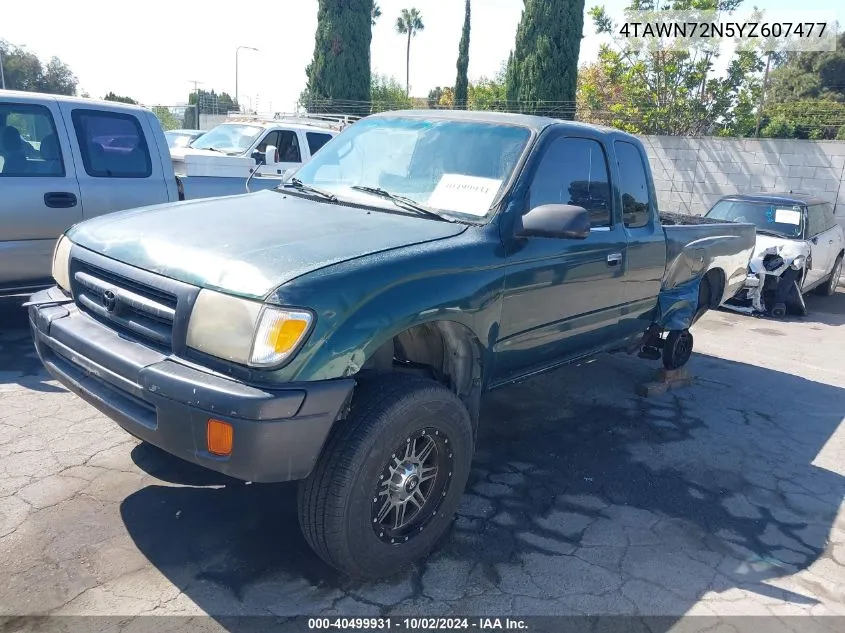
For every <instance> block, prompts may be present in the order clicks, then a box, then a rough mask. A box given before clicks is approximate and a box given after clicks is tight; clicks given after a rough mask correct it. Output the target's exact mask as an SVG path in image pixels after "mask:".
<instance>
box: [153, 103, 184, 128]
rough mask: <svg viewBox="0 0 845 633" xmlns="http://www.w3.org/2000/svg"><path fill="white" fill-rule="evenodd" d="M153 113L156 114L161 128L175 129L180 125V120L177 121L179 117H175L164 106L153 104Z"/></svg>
mask: <svg viewBox="0 0 845 633" xmlns="http://www.w3.org/2000/svg"><path fill="white" fill-rule="evenodd" d="M153 114H155V115H156V117H157V118H158V121H159V123H161V127H162V129H164V130H165V131H166V130H176V129H178V128H180V127H181V126H182V123H181V121H179V119H177V118H176V116H175V115H174V114H173V113H172V112H171V111H170V110H169V109H168V108H166V107H164V106H155V107H154V108H153Z"/></svg>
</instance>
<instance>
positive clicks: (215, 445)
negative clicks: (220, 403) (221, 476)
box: [206, 419, 234, 457]
mask: <svg viewBox="0 0 845 633" xmlns="http://www.w3.org/2000/svg"><path fill="white" fill-rule="evenodd" d="M233 437H234V431H233V429H232V425H231V424H229V423H228V422H221V421H220V420H214V419H209V420H208V426H207V427H206V443H207V444H208V452H209V453H211V454H212V455H220V456H222V457H226V456H228V455H231V454H232V438H233Z"/></svg>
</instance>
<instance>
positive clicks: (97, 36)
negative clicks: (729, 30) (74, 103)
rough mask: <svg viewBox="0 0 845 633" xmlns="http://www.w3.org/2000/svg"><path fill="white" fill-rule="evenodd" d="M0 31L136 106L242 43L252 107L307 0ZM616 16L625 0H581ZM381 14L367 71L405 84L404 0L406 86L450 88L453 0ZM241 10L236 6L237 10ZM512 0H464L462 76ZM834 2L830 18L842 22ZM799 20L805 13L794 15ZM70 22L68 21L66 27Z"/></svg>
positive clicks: (167, 2)
mask: <svg viewBox="0 0 845 633" xmlns="http://www.w3.org/2000/svg"><path fill="white" fill-rule="evenodd" d="M3 4H4V6H3V11H2V16H3V19H2V22H0V39H5V40H7V41H9V42H10V43H12V44H15V45H18V46H25V47H26V48H28V49H29V50H30V51H32V52H33V53H35V54H36V55H38V56H39V57H41V58H42V59H48V58H49V57H51V56H53V55H55V56H58V57H60V58H61V59H62V61H64V62H65V63H66V64H68V65H69V66H70V67H71V69H72V70H73V71H74V72H75V73H76V75H77V77H78V78H79V91H80V92H82V91H83V90H84V91H86V92H88V93H89V94H90V95H91V96H92V97H102V96H104V95H105V94H106V93H107V92H109V91H112V92H115V93H117V94H120V95H126V96H130V97H132V98H134V99H137V100H138V101H140V102H141V103H144V104H145V105H148V106H152V105H177V104H181V103H185V102H186V101H187V95H188V93H189V92H190V91H191V90H192V89H193V86H194V83H193V81H194V80H196V81H197V82H198V86H199V87H200V88H203V89H206V90H211V89H214V90H216V91H217V92H228V93H229V94H234V91H235V57H236V54H235V51H236V49H237V47H238V46H252V47H255V48H257V49H259V50H258V52H253V51H250V50H241V51H240V54H239V58H240V63H239V73H238V74H239V77H238V88H239V93H240V97H241V102H242V103H243V104H244V105H245V106H249V107H252V108H253V109H255V110H258V111H260V112H265V111H266V112H271V111H284V112H287V111H291V110H293V109H294V107H295V104H296V100H297V98H298V96H299V94H300V92H301V91H302V89H303V87H304V86H305V66H306V65H307V64H308V62H309V61H310V60H311V57H312V55H313V51H314V32H315V29H316V26H317V0H270V1H266V0H265V1H264V2H255V3H249V2H247V3H244V4H243V5H236V4H235V3H228V2H227V3H225V4H224V3H222V2H221V3H220V4H215V3H214V2H205V3H199V2H178V1H173V0H145V1H144V2H142V3H140V4H124V3H116V2H114V0H40V1H39V2H38V5H37V6H38V13H39V15H44V16H49V19H46V20H42V19H33V13H32V5H29V4H27V3H25V2H4V3H3ZM595 4H603V5H604V6H605V7H606V8H607V9H608V11H609V12H610V13H611V15H612V16H616V17H622V15H623V14H622V9H623V7H624V6H625V5H626V4H627V2H626V0H605V1H604V2H601V0H587V3H586V6H587V8H588V9H589V7H591V6H593V5H595ZM745 4H747V5H748V9H749V10H750V8H751V6H752V5H753V4H757V5H758V6H761V7H762V8H765V9H770V10H785V11H792V12H793V13H794V7H795V4H796V3H795V2H794V0H758V1H757V2H756V3H752V2H749V1H748V0H746V3H745ZM838 4H839V3H837V2H834V1H833V0H802V2H801V3H800V5H801V8H800V13H799V14H797V15H796V18H795V19H796V20H800V19H802V17H801V16H803V15H807V14H806V12H807V11H813V10H830V9H831V8H832V7H834V6H836V5H838ZM379 5H380V6H381V9H382V17H381V19H379V21H378V23H377V25H376V26H375V27H374V29H373V42H372V49H371V60H372V67H373V71H374V72H378V73H381V74H386V75H389V76H394V77H395V78H396V79H398V80H399V81H400V82H402V83H403V84H404V81H405V45H406V38H405V37H404V36H401V35H398V34H397V33H396V32H395V29H394V26H395V22H396V17H397V16H398V14H399V12H400V10H401V9H402V8H406V7H411V6H413V7H416V8H417V9H419V11H420V12H421V14H422V17H423V22H424V24H425V30H424V31H422V32H421V33H420V34H419V35H418V36H417V37H415V38H414V40H413V41H412V44H411V94H412V95H413V96H425V95H427V94H428V91H429V90H430V89H431V88H433V87H435V86H444V85H446V86H448V85H453V84H454V81H455V74H456V69H455V62H456V60H457V53H458V41H459V40H460V36H461V28H462V26H463V16H464V2H462V1H461V0H379ZM238 6H240V7H242V9H237V8H236V7H238ZM522 7H523V2H522V0H475V2H473V9H474V11H473V14H472V31H471V37H470V55H469V76H470V79H477V78H479V77H481V76H488V77H490V76H493V75H495V74H496V72H497V71H498V70H499V68H500V67H501V65H502V63H503V62H504V61H506V60H507V57H508V53H509V52H510V50H511V48H512V47H513V44H514V39H515V35H516V28H517V25H518V23H519V20H520V16H521V13H522ZM842 11H843V10H842V9H839V10H838V12H839V15H838V16H837V17H839V19H840V20H842V17H843V16H842ZM804 19H806V18H804ZM69 25H73V26H72V28H68V26H69ZM604 41H608V39H607V38H604V37H599V36H597V35H596V34H595V32H594V30H593V26H592V23H591V21H590V20H589V19H587V20H585V27H584V39H583V40H582V44H581V55H580V61H581V63H584V62H589V61H592V60H594V59H595V58H596V55H597V53H598V49H599V45H600V44H601V43H602V42H604Z"/></svg>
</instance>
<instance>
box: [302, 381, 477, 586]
mask: <svg viewBox="0 0 845 633" xmlns="http://www.w3.org/2000/svg"><path fill="white" fill-rule="evenodd" d="M472 455H473V434H472V423H471V421H470V417H469V413H468V412H467V409H466V407H465V406H464V404H463V403H462V402H461V400H460V399H459V398H458V397H457V396H456V395H455V394H454V393H452V392H451V391H449V390H448V389H446V388H445V387H443V386H441V385H440V384H438V383H436V382H434V381H431V380H425V379H420V378H417V377H413V376H406V375H393V374H390V375H385V376H381V377H378V378H373V379H371V380H368V381H366V382H363V381H362V383H361V384H360V385H359V387H358V389H357V391H356V393H355V396H354V399H353V402H352V408H351V411H350V414H349V416H348V417H347V419H346V420H342V421H339V422H338V423H337V425H336V427H335V429H334V431H333V432H332V434H331V436H330V437H329V440H328V441H327V442H326V445H325V446H324V447H323V451H322V453H321V455H320V458H319V460H318V461H317V464H316V466H315V467H314V470H313V472H312V473H311V475H310V476H309V477H308V478H307V479H305V480H304V481H302V482H301V483H300V486H299V496H298V507H299V523H300V526H301V527H302V531H303V534H304V535H305V539H306V540H307V541H308V544H309V545H310V546H311V547H312V548H313V549H314V551H315V552H316V553H317V555H318V556H320V558H322V559H323V560H324V561H326V562H327V563H328V564H329V565H331V566H332V567H335V568H336V569H338V570H340V571H342V572H344V573H346V574H348V575H350V576H356V577H365V578H381V577H385V576H390V575H392V574H394V573H396V572H398V571H400V570H401V569H403V568H404V567H406V566H407V565H409V564H410V563H412V562H413V561H415V560H417V559H419V558H422V557H423V556H425V555H426V554H428V553H429V552H430V551H431V550H432V549H433V548H434V546H435V545H436V543H437V541H438V540H439V539H440V538H441V537H442V536H443V535H444V534H445V532H446V531H447V530H448V529H449V526H450V524H451V520H452V516H453V515H454V513H455V510H456V509H457V507H458V503H459V502H460V498H461V495H462V493H463V491H464V487H465V486H466V482H467V478H468V476H469V471H470V465H471V461H472Z"/></svg>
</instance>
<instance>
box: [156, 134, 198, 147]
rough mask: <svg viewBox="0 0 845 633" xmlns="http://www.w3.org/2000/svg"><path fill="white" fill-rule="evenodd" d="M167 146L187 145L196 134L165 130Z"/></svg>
mask: <svg viewBox="0 0 845 633" xmlns="http://www.w3.org/2000/svg"><path fill="white" fill-rule="evenodd" d="M164 136H165V137H166V138H167V145H168V147H188V145H190V143H191V139H192V138H194V137H195V136H196V134H194V133H191V132H165V133H164Z"/></svg>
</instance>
